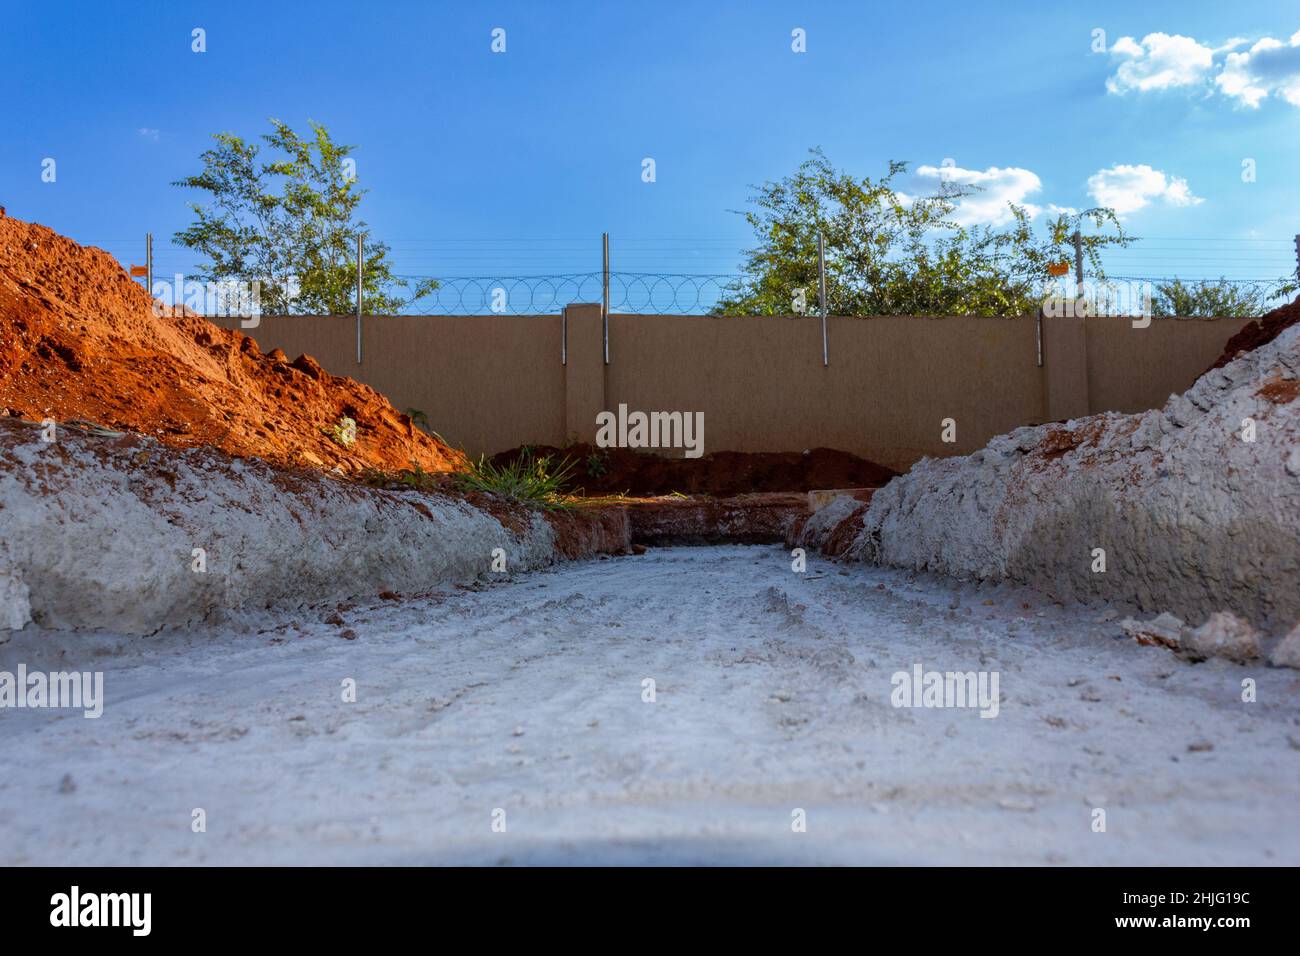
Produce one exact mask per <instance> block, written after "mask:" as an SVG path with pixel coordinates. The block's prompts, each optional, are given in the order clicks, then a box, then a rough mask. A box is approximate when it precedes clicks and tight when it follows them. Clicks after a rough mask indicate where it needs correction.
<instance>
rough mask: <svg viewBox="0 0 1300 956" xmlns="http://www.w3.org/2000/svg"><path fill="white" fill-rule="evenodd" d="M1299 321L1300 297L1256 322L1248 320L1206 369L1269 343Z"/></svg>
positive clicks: (1219, 365)
mask: <svg viewBox="0 0 1300 956" xmlns="http://www.w3.org/2000/svg"><path fill="white" fill-rule="evenodd" d="M1297 322H1300V299H1296V300H1295V301H1294V302H1292V303H1291V304H1290V305H1284V306H1280V307H1279V308H1276V309H1274V310H1273V311H1272V312H1269V313H1268V314H1267V315H1263V316H1261V317H1260V318H1258V319H1256V320H1255V321H1254V322H1248V323H1247V324H1246V325H1244V326H1242V327H1241V331H1240V332H1238V333H1237V334H1236V335H1234V336H1233V337H1232V338H1230V339H1228V341H1227V344H1225V345H1224V346H1223V354H1222V355H1220V356H1219V358H1218V361H1216V362H1215V363H1214V364H1213V365H1211V366H1210V368H1207V369H1206V371H1207V372H1208V371H1210V369H1215V368H1223V366H1225V365H1227V364H1228V363H1229V362H1231V361H1232V360H1233V359H1235V358H1236V357H1237V356H1238V354H1240V353H1241V352H1250V351H1253V350H1254V349H1257V348H1259V347H1260V346H1261V345H1267V344H1268V343H1269V342H1272V341H1273V340H1274V339H1275V338H1277V337H1278V336H1279V335H1281V334H1282V332H1283V330H1284V329H1288V328H1290V327H1291V326H1293V325H1295V324H1296V323H1297Z"/></svg>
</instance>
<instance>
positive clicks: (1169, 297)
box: [1151, 278, 1296, 318]
mask: <svg viewBox="0 0 1300 956" xmlns="http://www.w3.org/2000/svg"><path fill="white" fill-rule="evenodd" d="M1295 291H1296V285H1295V283H1294V282H1292V281H1289V280H1286V279H1282V280H1279V281H1278V282H1277V283H1274V284H1272V285H1270V284H1269V283H1262V282H1229V281H1228V280H1227V279H1223V278H1220V279H1218V280H1217V281H1206V280H1202V281H1199V282H1183V280H1182V279H1174V280H1172V281H1170V282H1160V283H1157V284H1156V286H1155V290H1154V293H1153V294H1152V296H1151V312H1152V314H1153V315H1156V316H1159V317H1170V316H1192V315H1195V316H1219V317H1234V318H1253V317H1255V316H1258V315H1263V314H1264V312H1265V311H1266V310H1267V307H1268V303H1269V302H1270V300H1275V299H1280V298H1283V297H1284V296H1288V295H1290V294H1291V293H1293V292H1295Z"/></svg>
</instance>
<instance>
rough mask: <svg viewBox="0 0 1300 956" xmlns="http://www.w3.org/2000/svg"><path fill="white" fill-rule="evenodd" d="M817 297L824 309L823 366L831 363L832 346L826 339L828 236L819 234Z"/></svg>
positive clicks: (822, 309)
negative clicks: (830, 346)
mask: <svg viewBox="0 0 1300 956" xmlns="http://www.w3.org/2000/svg"><path fill="white" fill-rule="evenodd" d="M817 298H818V301H819V302H820V303H821V311H822V366H823V367H826V366H828V365H830V364H831V357H830V348H829V345H828V343H827V341H826V237H825V236H823V235H822V234H821V233H818V234H817Z"/></svg>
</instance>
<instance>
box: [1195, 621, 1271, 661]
mask: <svg viewBox="0 0 1300 956" xmlns="http://www.w3.org/2000/svg"><path fill="white" fill-rule="evenodd" d="M1183 650H1184V651H1185V652H1186V653H1187V655H1188V656H1189V657H1191V658H1192V659H1193V660H1205V659H1206V658H1209V657H1222V658H1225V659H1227V660H1230V661H1236V662H1237V663H1239V664H1242V663H1245V662H1246V661H1248V660H1252V659H1253V658H1256V657H1259V633H1258V632H1257V631H1256V630H1255V629H1254V628H1253V627H1251V626H1250V625H1249V624H1247V623H1246V622H1245V621H1242V620H1239V619H1238V618H1237V617H1235V616H1234V615H1233V614H1232V613H1231V612H1230V611H1217V612H1216V613H1214V614H1211V615H1210V618H1209V620H1207V621H1206V622H1205V623H1204V624H1202V625H1201V626H1200V627H1198V628H1197V629H1196V630H1194V631H1192V632H1191V633H1190V634H1188V635H1187V636H1186V637H1185V639H1184V641H1183Z"/></svg>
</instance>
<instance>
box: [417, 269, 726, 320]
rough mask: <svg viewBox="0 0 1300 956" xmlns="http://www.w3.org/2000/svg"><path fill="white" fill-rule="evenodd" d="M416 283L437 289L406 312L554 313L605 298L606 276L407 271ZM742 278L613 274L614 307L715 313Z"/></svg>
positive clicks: (611, 299)
mask: <svg viewBox="0 0 1300 956" xmlns="http://www.w3.org/2000/svg"><path fill="white" fill-rule="evenodd" d="M398 278H400V279H403V280H404V281H406V282H408V283H410V284H411V285H415V284H416V283H417V282H423V281H428V280H430V279H434V280H436V281H437V283H438V287H437V288H436V289H434V290H433V291H432V292H429V293H428V294H426V295H423V296H420V297H419V298H417V299H414V300H412V301H411V302H409V303H407V305H406V306H405V307H404V308H403V309H402V313H403V314H405V315H492V314H501V315H555V314H558V313H559V312H561V311H562V310H563V309H564V307H565V306H566V305H571V304H572V303H574V302H600V301H602V299H603V296H604V276H603V273H600V272H577V273H570V274H567V275H547V276H495V277H493V276H452V277H449V278H440V277H437V276H413V275H402V276H398ZM736 282H737V277H736V276H735V275H730V274H694V275H693V274H685V273H649V272H610V274H609V310H610V312H616V313H620V314H625V315H696V314H704V313H707V312H710V311H711V310H712V309H713V308H714V307H715V306H717V304H718V302H719V301H720V300H721V299H722V297H723V295H724V294H725V293H726V291H727V290H728V289H729V288H730V287H733V286H734V285H735V284H736Z"/></svg>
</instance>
